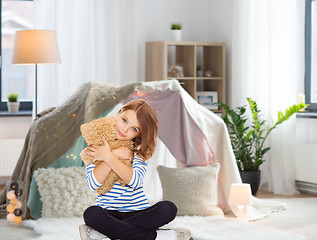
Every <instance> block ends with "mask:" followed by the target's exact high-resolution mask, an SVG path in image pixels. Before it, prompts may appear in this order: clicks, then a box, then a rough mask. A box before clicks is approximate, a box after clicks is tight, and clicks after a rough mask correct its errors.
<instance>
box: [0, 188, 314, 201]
mask: <svg viewBox="0 0 317 240" xmlns="http://www.w3.org/2000/svg"><path fill="white" fill-rule="evenodd" d="M3 188H4V185H0V192H2V190H3ZM255 197H257V198H307V197H317V195H312V194H307V193H301V194H295V195H278V194H273V193H271V192H268V191H264V190H258V192H257V194H256V195H255Z"/></svg>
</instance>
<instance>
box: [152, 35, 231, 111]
mask: <svg viewBox="0 0 317 240" xmlns="http://www.w3.org/2000/svg"><path fill="white" fill-rule="evenodd" d="M198 65H200V66H201V68H202V70H203V73H205V71H211V72H212V77H197V70H196V69H197V66H198ZM171 66H181V67H182V69H183V72H182V73H183V76H182V77H171V76H169V69H170V67H171ZM166 79H177V80H178V81H179V82H180V83H181V85H182V87H183V88H184V89H185V90H186V91H187V92H188V93H189V94H190V95H191V96H192V97H193V98H194V99H196V97H197V94H196V93H197V91H200V92H201V91H203V92H204V91H205V92H213V91H215V92H217V95H218V101H220V102H223V103H226V46H225V44H224V43H221V42H172V41H160V42H146V81H159V80H166ZM213 111H214V112H217V113H223V111H222V110H218V111H217V110H213Z"/></svg>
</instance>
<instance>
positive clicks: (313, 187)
mask: <svg viewBox="0 0 317 240" xmlns="http://www.w3.org/2000/svg"><path fill="white" fill-rule="evenodd" d="M295 186H296V188H297V189H298V191H300V192H303V193H310V194H314V195H317V184H316V183H308V182H302V181H298V180H295Z"/></svg>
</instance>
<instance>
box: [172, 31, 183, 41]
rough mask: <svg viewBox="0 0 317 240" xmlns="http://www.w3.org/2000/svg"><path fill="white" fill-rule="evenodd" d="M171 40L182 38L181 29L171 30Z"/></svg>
mask: <svg viewBox="0 0 317 240" xmlns="http://www.w3.org/2000/svg"><path fill="white" fill-rule="evenodd" d="M171 34H172V40H173V41H180V40H181V39H182V30H171Z"/></svg>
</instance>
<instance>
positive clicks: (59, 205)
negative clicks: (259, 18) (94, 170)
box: [34, 167, 96, 218]
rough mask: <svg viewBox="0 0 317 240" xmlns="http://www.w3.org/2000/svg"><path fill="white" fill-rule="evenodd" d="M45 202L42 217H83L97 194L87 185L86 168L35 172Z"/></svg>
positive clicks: (39, 170) (52, 169)
mask: <svg viewBox="0 0 317 240" xmlns="http://www.w3.org/2000/svg"><path fill="white" fill-rule="evenodd" d="M34 177H35V180H36V182H37V184H38V188H39V192H40V196H41V200H42V202H43V207H42V217H47V218H53V217H57V218H58V217H63V218H65V217H66V218H70V217H82V215H83V212H84V211H85V209H86V208H87V207H89V206H91V205H94V203H95V199H96V194H95V193H94V192H93V191H91V190H89V189H88V187H87V185H86V180H85V179H86V177H85V167H68V168H58V169H55V168H48V169H44V168H41V169H38V170H36V171H35V172H34Z"/></svg>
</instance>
